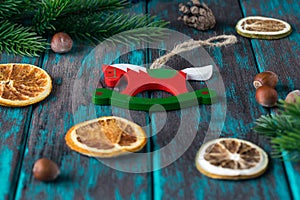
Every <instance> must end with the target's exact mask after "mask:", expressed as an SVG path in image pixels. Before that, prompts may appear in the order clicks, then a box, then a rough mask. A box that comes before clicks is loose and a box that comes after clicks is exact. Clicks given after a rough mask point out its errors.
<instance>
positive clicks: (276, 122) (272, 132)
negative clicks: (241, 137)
mask: <svg viewBox="0 0 300 200" xmlns="http://www.w3.org/2000/svg"><path fill="white" fill-rule="evenodd" d="M279 107H280V108H281V110H280V111H279V112H278V113H277V114H271V115H266V116H261V117H260V118H259V119H257V120H256V123H255V124H256V126H255V127H254V131H256V132H258V133H260V134H262V135H264V136H266V137H268V138H269V139H270V140H271V144H272V148H273V156H275V157H280V158H282V157H285V158H287V159H289V160H292V161H298V160H300V145H299V143H300V123H299V121H300V98H298V99H297V101H296V103H286V102H284V101H282V100H281V101H280V104H279Z"/></svg>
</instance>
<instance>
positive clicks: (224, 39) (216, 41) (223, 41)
mask: <svg viewBox="0 0 300 200" xmlns="http://www.w3.org/2000/svg"><path fill="white" fill-rule="evenodd" d="M236 42H237V38H236V37H235V36H234V35H219V36H215V37H211V38H209V39H207V40H193V39H192V40H189V41H186V42H183V43H181V44H178V45H176V46H175V48H174V49H173V50H172V51H171V52H169V53H167V54H166V55H164V56H161V57H160V58H158V59H156V60H155V61H154V62H153V63H152V65H151V66H150V69H159V68H161V67H162V66H163V65H164V64H165V63H166V62H167V61H168V60H169V59H170V58H171V57H172V56H174V55H177V54H179V53H182V52H185V51H190V50H193V49H195V48H197V47H200V46H211V47H221V46H226V45H230V44H234V43H236Z"/></svg>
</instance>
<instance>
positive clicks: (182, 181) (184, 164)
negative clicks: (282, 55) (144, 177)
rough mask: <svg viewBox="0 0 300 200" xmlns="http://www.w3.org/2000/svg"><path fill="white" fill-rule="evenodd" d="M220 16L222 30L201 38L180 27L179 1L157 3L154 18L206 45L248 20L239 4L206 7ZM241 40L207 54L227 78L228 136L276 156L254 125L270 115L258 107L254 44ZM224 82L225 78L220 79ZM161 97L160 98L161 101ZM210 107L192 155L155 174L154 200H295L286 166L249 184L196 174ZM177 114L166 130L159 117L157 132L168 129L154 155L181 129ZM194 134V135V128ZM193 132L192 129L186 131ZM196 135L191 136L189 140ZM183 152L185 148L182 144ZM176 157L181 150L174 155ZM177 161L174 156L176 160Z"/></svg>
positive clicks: (275, 163)
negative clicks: (243, 16)
mask: <svg viewBox="0 0 300 200" xmlns="http://www.w3.org/2000/svg"><path fill="white" fill-rule="evenodd" d="M205 3H206V4H207V5H208V6H209V7H210V8H211V9H212V10H213V12H214V13H215V16H216V21H217V25H216V27H215V28H214V29H213V30H211V31H207V32H200V31H196V30H194V29H190V28H188V27H186V26H185V25H184V24H183V23H182V22H179V21H177V17H178V16H179V12H178V4H179V1H172V2H171V1H164V2H161V1H151V2H150V4H149V6H148V7H149V13H151V14H156V15H159V16H160V17H161V18H163V19H167V20H170V21H171V28H172V29H175V30H178V31H180V32H182V33H185V34H188V35H189V36H191V37H192V38H194V39H206V38H209V37H212V36H215V35H220V34H235V35H236V32H235V29H234V27H235V24H236V22H237V21H238V19H240V18H241V17H242V12H241V10H240V5H239V3H238V2H237V1H235V2H233V1H229V0H228V1H206V2H205ZM237 37H238V43H237V44H235V45H231V46H228V47H221V48H207V51H208V53H209V55H211V57H212V58H213V60H214V61H215V63H216V65H217V67H218V68H219V70H220V73H221V78H223V81H224V84H225V88H226V90H225V93H226V98H227V113H226V120H225V123H224V128H223V130H222V136H225V137H237V138H242V139H247V140H250V141H252V142H254V143H256V144H258V145H259V146H261V147H263V148H264V149H265V150H267V152H270V146H269V145H268V144H267V143H266V141H265V140H264V139H263V138H260V137H259V136H258V135H257V134H255V133H253V131H251V128H252V126H253V122H254V121H255V119H256V118H257V117H259V116H260V115H261V114H264V113H266V111H265V110H264V109H263V108H262V107H260V106H258V104H257V103H256V102H255V98H254V95H255V89H254V88H253V86H252V78H253V77H254V75H255V74H256V73H257V67H256V63H255V58H254V57H253V52H252V49H251V44H250V42H249V40H248V39H245V38H242V37H240V36H237ZM179 63H180V61H178V60H176V59H175V60H173V61H171V62H170V65H172V67H174V66H175V65H178V64H179ZM219 78H220V77H219ZM160 95H161V94H154V96H160ZM207 110H209V108H207V107H205V108H204V107H200V108H199V112H200V115H201V118H200V120H199V121H198V122H199V129H198V131H197V135H196V137H195V139H194V141H193V143H192V144H191V146H190V147H189V149H188V150H187V151H186V152H185V153H184V154H183V156H182V157H180V158H179V159H178V160H177V161H175V162H174V163H172V164H171V165H169V166H168V167H166V168H163V169H161V170H158V171H155V172H154V195H155V196H154V199H170V198H172V199H174V198H175V199H176V198H177V199H182V198H184V199H224V198H226V199H233V198H234V199H269V198H270V199H282V198H287V199H290V198H291V196H290V193H289V189H288V184H287V180H286V177H285V173H284V168H283V166H282V163H280V162H279V161H277V160H273V159H272V160H271V162H270V165H269V168H268V171H267V172H266V173H265V174H264V175H263V176H261V177H259V178H257V179H253V180H246V181H220V180H213V179H209V178H207V177H205V176H204V175H202V174H200V172H198V171H197V170H196V167H195V165H194V158H195V155H196V152H197V150H198V149H199V148H200V146H201V144H202V142H203V140H204V139H205V138H204V137H205V134H206V130H207V127H208V123H209V120H210V116H211V115H210V114H209V112H208V113H207V112H206V111H207ZM181 115H183V116H185V117H184V118H183V120H193V119H194V118H193V115H194V116H197V115H196V111H195V110H192V111H191V110H189V111H187V113H186V114H185V113H182V112H181ZM178 116H179V114H178V113H176V112H172V113H168V118H167V122H166V123H165V125H164V126H163V125H161V119H160V116H159V115H153V116H152V119H153V121H154V122H155V124H154V125H153V132H154V133H155V131H156V129H155V127H156V126H158V127H162V126H163V129H162V130H161V131H160V132H159V134H157V135H156V137H155V138H154V139H153V140H154V145H155V147H154V149H160V148H162V147H163V146H166V145H167V144H168V143H169V142H170V141H172V139H173V138H174V136H175V135H176V133H177V134H178V124H179V123H180V121H181V120H182V119H180V117H178ZM191 127H192V128H191V129H190V131H192V130H193V127H194V126H191ZM186 130H188V129H186ZM189 135H190V134H189V133H188V134H187V137H188V136H189ZM178 145H179V146H180V144H178ZM173 150H174V151H176V148H175V149H173ZM170 156H171V155H170ZM163 160H164V157H161V156H160V155H158V156H157V157H155V159H154V165H156V164H157V165H158V164H159V163H161V162H162V161H163Z"/></svg>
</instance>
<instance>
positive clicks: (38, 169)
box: [32, 158, 60, 181]
mask: <svg viewBox="0 0 300 200" xmlns="http://www.w3.org/2000/svg"><path fill="white" fill-rule="evenodd" d="M32 172H33V176H34V177H35V178H36V179H37V180H40V181H53V180H55V179H56V178H57V177H58V175H59V173H60V171H59V168H58V166H57V164H56V163H55V162H53V161H52V160H49V159H47V158H40V159H38V160H37V161H36V162H35V163H34V166H33V169H32Z"/></svg>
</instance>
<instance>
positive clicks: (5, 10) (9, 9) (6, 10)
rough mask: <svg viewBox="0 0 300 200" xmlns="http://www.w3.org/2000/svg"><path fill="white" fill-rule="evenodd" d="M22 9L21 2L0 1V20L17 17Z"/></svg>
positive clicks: (19, 0)
mask: <svg viewBox="0 0 300 200" xmlns="http://www.w3.org/2000/svg"><path fill="white" fill-rule="evenodd" d="M22 8H23V1H22V0H0V19H8V18H9V17H11V16H14V15H17V14H19V13H20V12H21V10H22Z"/></svg>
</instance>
